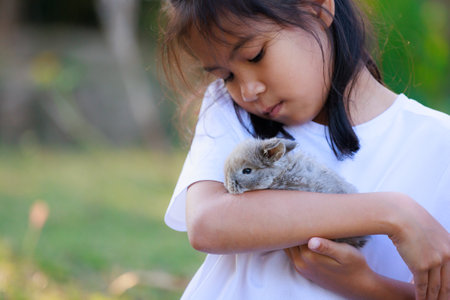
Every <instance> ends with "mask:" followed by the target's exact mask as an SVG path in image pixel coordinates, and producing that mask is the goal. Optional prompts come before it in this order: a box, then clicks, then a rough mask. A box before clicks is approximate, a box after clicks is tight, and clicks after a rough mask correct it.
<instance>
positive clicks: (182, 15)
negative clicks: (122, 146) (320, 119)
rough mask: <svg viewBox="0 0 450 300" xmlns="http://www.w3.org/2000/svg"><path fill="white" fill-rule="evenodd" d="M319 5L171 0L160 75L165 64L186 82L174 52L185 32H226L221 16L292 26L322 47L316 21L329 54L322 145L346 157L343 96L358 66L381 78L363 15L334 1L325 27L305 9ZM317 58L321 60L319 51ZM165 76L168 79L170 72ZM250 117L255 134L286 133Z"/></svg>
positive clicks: (284, 0) (348, 136)
mask: <svg viewBox="0 0 450 300" xmlns="http://www.w3.org/2000/svg"><path fill="white" fill-rule="evenodd" d="M319 6H320V3H319V2H318V1H312V0H309V1H302V0H279V1H273V0H221V1H217V0H171V1H170V2H169V3H167V5H166V7H165V8H164V9H165V11H166V13H167V15H168V16H169V19H168V23H167V27H166V31H165V32H164V34H165V36H164V41H163V43H162V57H163V63H165V65H164V67H168V66H169V67H168V68H167V69H165V70H166V75H167V74H168V73H170V72H167V71H169V69H170V67H174V68H175V71H178V74H179V75H180V76H179V77H180V78H182V80H183V81H184V82H186V80H185V77H184V74H183V71H182V68H181V64H180V62H181V60H182V58H181V56H180V55H181V52H182V51H184V52H185V53H188V52H187V51H188V50H187V49H188V48H187V47H186V39H187V38H188V35H189V31H190V30H192V28H195V29H196V30H197V31H198V32H200V33H201V34H202V35H203V36H204V37H205V38H206V39H208V38H212V39H219V40H220V38H219V37H217V36H215V35H214V33H213V32H212V31H213V28H218V29H220V30H221V31H224V32H227V33H230V31H229V30H228V29H227V28H224V27H223V26H222V25H221V21H223V18H224V17H229V16H236V17H238V19H239V20H255V19H256V20H264V19H266V20H267V19H269V20H271V21H273V22H275V23H276V24H278V25H280V26H282V27H283V26H284V27H285V26H297V27H300V28H302V29H303V30H306V31H307V32H309V33H310V34H311V35H312V36H314V37H315V39H316V40H317V42H318V43H319V45H320V47H321V49H322V45H321V42H320V40H319V38H318V37H317V35H316V33H315V32H314V30H313V26H311V24H312V23H313V22H321V24H322V26H323V27H324V28H325V29H326V32H327V35H328V40H329V41H330V44H331V47H332V52H331V55H332V58H333V59H332V61H333V65H332V73H331V87H330V90H329V93H328V97H327V99H326V102H325V105H324V111H325V115H326V118H327V125H328V135H327V138H328V143H329V144H330V147H331V148H332V150H333V152H334V153H335V155H336V157H337V158H339V159H343V158H345V157H351V156H352V155H353V154H354V153H356V152H357V151H358V150H359V148H360V145H359V140H358V137H357V136H356V134H355V132H354V131H353V128H352V124H351V116H349V113H348V111H347V110H346V107H348V105H347V106H346V104H348V101H349V100H350V99H348V95H350V91H351V90H352V88H353V85H354V80H353V79H355V78H356V76H357V74H358V73H359V71H361V69H362V67H364V66H365V67H367V68H368V70H369V71H370V73H371V74H372V75H373V76H374V77H375V78H376V80H378V81H379V82H382V78H381V75H380V72H379V71H378V68H377V66H376V64H375V61H374V60H373V59H372V57H371V55H370V53H369V52H368V50H367V40H366V28H365V25H364V22H363V19H364V18H363V16H362V14H361V12H360V11H359V10H358V9H357V8H356V7H355V6H354V4H353V2H352V1H351V0H335V12H334V15H333V22H332V23H331V25H330V26H328V27H327V26H326V25H325V24H324V23H323V22H322V21H321V19H320V18H318V17H317V15H315V14H314V13H313V12H311V9H305V8H306V7H308V8H311V7H313V8H314V7H319ZM327 13H329V12H327ZM330 16H331V14H330ZM231 33H232V32H231ZM234 34H236V33H234ZM180 50H182V51H180ZM322 58H323V59H324V60H325V57H324V51H323V50H322ZM168 78H171V77H170V74H169V76H168ZM172 82H173V81H172ZM237 109H238V108H237ZM238 115H239V114H238ZM250 119H251V123H252V125H253V132H254V135H255V136H256V137H259V138H270V137H273V136H275V135H277V134H280V133H281V134H282V135H284V136H286V137H291V136H290V135H289V134H288V133H287V132H286V131H285V130H284V128H283V124H281V123H279V122H275V121H271V120H267V119H263V118H260V117H258V116H256V115H253V114H250Z"/></svg>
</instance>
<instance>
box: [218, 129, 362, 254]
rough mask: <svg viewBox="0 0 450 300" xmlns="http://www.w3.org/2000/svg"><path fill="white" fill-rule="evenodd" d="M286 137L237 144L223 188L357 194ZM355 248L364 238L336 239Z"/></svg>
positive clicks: (233, 190)
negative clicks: (298, 149) (297, 148)
mask: <svg viewBox="0 0 450 300" xmlns="http://www.w3.org/2000/svg"><path fill="white" fill-rule="evenodd" d="M296 146H297V143H296V142H294V141H290V140H287V139H281V138H271V139H267V140H259V139H249V140H246V141H244V142H242V143H240V144H239V145H238V146H237V147H236V148H235V149H234V150H233V151H232V153H231V154H230V155H229V156H228V158H227V161H226V162H225V188H226V189H227V190H228V192H229V193H232V194H241V193H243V192H246V191H251V190H262V189H277V190H300V191H308V192H318V193H334V194H347V193H356V192H357V190H356V188H355V187H354V186H353V185H351V184H350V183H348V182H347V181H345V180H344V179H343V178H342V177H340V176H339V175H338V174H337V173H335V172H334V171H332V170H330V169H328V168H327V167H325V166H323V165H321V164H319V163H318V162H317V161H315V160H314V159H312V158H311V157H309V156H307V155H306V154H304V153H302V152H301V151H296V152H295V153H293V152H291V150H293V149H294V148H295V147H296ZM335 241H338V242H345V243H348V244H350V245H352V246H354V247H357V248H360V247H362V246H364V244H365V243H366V241H367V237H352V238H342V239H336V240H335Z"/></svg>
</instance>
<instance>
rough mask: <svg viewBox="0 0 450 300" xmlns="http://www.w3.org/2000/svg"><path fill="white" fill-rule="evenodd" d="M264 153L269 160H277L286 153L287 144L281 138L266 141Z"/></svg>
mask: <svg viewBox="0 0 450 300" xmlns="http://www.w3.org/2000/svg"><path fill="white" fill-rule="evenodd" d="M262 152H263V153H262V154H263V156H264V158H265V159H267V160H268V162H271V163H273V162H276V161H277V160H279V159H280V158H281V157H282V156H283V155H284V154H285V153H286V146H285V144H284V143H282V142H281V140H280V139H270V140H268V141H267V142H266V143H264V146H263V149H262Z"/></svg>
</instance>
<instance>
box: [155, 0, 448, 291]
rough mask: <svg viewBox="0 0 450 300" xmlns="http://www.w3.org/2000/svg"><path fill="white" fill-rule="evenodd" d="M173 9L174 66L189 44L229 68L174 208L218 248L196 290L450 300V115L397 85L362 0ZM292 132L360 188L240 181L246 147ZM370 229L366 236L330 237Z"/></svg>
mask: <svg viewBox="0 0 450 300" xmlns="http://www.w3.org/2000/svg"><path fill="white" fill-rule="evenodd" d="M165 13H166V14H167V16H168V23H167V28H166V32H165V40H164V42H163V58H164V59H165V60H164V63H165V67H166V69H167V70H168V71H170V70H172V69H174V70H175V71H177V70H178V71H180V72H181V78H185V77H186V76H184V77H183V74H185V70H186V69H185V68H184V67H185V66H184V65H183V64H182V62H183V61H184V59H183V56H182V55H183V54H188V55H189V56H190V57H193V58H195V60H196V61H198V62H199V63H200V65H201V66H202V68H203V69H204V70H205V71H206V73H210V74H212V75H214V76H216V77H217V78H218V79H217V80H215V81H214V82H212V83H211V84H210V85H209V87H208V89H207V92H206V94H205V96H204V100H203V104H202V108H201V111H200V115H199V120H198V123H197V127H196V132H195V136H194V139H193V142H192V145H191V149H190V152H189V154H188V157H187V159H186V161H185V164H184V167H183V171H182V172H181V175H180V178H179V181H178V184H177V186H176V188H175V192H174V194H173V197H172V200H171V202H170V205H169V208H168V210H167V213H166V217H165V221H166V223H167V224H168V225H169V226H170V227H172V228H174V229H176V230H187V232H188V236H189V240H190V242H191V244H192V246H193V247H194V248H195V249H197V250H200V251H204V252H207V253H209V254H208V255H207V257H206V260H205V262H204V263H203V265H202V266H201V267H200V269H199V270H198V272H197V273H196V274H195V276H194V278H193V279H192V281H191V283H190V284H189V286H188V287H187V289H186V291H185V293H184V295H183V299H207V300H209V299H342V297H344V298H357V299H403V298H405V299H408V298H414V293H415V296H416V297H417V298H418V299H425V298H426V299H441V300H443V299H449V297H450V294H449V290H450V262H449V258H450V238H449V234H448V232H447V230H448V229H449V228H450V218H448V212H449V211H450V206H449V205H450V201H449V200H450V189H449V186H450V155H449V153H450V118H449V116H447V115H445V114H443V113H439V112H436V111H433V110H431V109H428V108H425V107H423V106H422V105H420V104H419V103H417V102H416V101H414V100H411V99H408V98H407V97H406V96H405V95H402V94H400V95H397V94H395V93H394V92H392V91H390V90H389V89H387V88H386V87H385V86H384V85H383V84H382V80H381V76H380V74H379V72H378V69H377V67H376V65H375V63H374V61H373V59H372V58H371V56H370V55H369V52H368V50H367V49H366V45H365V35H364V30H363V28H364V25H363V24H362V23H361V18H360V16H359V14H358V13H357V11H356V9H355V8H354V7H353V4H352V3H351V1H350V0H335V1H333V0H314V1H313V0H309V1H303V0H297V1H293V0H277V1H274V0H273V1H270V0H259V1H258V0H221V1H213V0H172V1H169V3H167V6H166V7H165ZM277 135H278V136H284V137H288V138H291V139H295V140H297V141H298V142H299V143H300V147H302V149H303V150H304V151H307V152H309V153H310V154H312V155H314V156H315V157H316V158H317V159H318V160H319V161H321V162H322V163H324V164H325V165H327V166H328V167H331V168H333V169H334V170H335V171H337V172H338V173H340V174H341V175H342V176H343V177H344V178H346V179H347V180H348V181H349V182H351V183H352V184H354V185H355V186H357V187H358V189H359V191H360V192H361V193H360V194H351V195H330V194H317V193H306V192H299V191H280V190H264V191H254V192H248V193H244V194H242V195H230V194H227V193H226V191H225V189H224V187H223V183H222V182H223V180H224V178H223V171H222V167H223V163H224V160H225V158H226V157H227V155H228V154H229V153H230V151H231V150H232V149H233V148H234V146H235V145H236V144H237V143H239V142H240V141H242V140H244V139H246V138H248V137H251V136H254V137H259V138H268V137H273V136H277ZM369 234H370V235H374V236H372V238H371V240H370V241H369V242H368V244H367V245H366V246H365V247H364V248H363V249H362V250H361V251H357V250H355V249H353V248H352V247H350V246H348V245H345V244H336V243H333V242H332V241H330V240H327V239H329V238H340V237H348V236H360V235H369ZM319 237H320V238H319ZM284 248H289V249H288V250H286V253H285V252H283V251H281V250H280V249H284ZM286 254H287V255H286ZM412 279H413V280H414V283H415V289H414V285H413V284H411V283H409V282H411V281H412Z"/></svg>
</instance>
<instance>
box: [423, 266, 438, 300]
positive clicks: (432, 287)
mask: <svg viewBox="0 0 450 300" xmlns="http://www.w3.org/2000/svg"><path fill="white" fill-rule="evenodd" d="M440 289H441V266H439V267H437V268H433V269H431V270H430V271H429V272H428V285H427V298H426V299H427V300H435V299H437V298H438V295H439V290H440Z"/></svg>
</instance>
